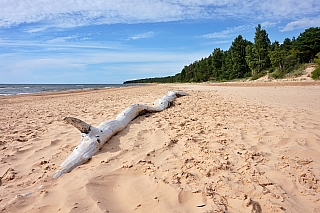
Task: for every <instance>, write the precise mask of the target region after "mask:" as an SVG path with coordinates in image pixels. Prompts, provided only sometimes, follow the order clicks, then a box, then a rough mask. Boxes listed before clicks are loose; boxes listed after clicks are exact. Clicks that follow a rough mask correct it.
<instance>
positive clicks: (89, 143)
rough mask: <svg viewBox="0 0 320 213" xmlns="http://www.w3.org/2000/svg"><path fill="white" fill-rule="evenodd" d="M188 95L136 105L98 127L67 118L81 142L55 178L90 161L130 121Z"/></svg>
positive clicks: (177, 94)
mask: <svg viewBox="0 0 320 213" xmlns="http://www.w3.org/2000/svg"><path fill="white" fill-rule="evenodd" d="M185 95H188V94H187V93H185V92H179V91H169V92H168V94H167V95H165V96H163V97H162V98H160V99H158V100H156V101H155V102H154V106H147V105H144V104H134V105H131V106H129V107H128V108H126V109H125V110H124V111H122V112H121V113H120V114H119V115H118V116H117V117H116V119H115V120H108V121H105V122H103V123H101V124H99V126H97V127H93V126H91V125H90V124H87V123H85V122H84V121H81V120H79V119H77V118H72V117H66V118H64V121H65V122H66V123H69V124H71V125H73V126H74V127H76V128H77V129H78V130H80V132H81V137H82V139H81V142H80V144H79V145H78V146H77V147H76V148H75V149H74V150H73V152H72V153H71V154H70V155H69V157H68V158H67V159H66V160H65V161H64V162H63V163H62V164H61V165H60V170H58V171H57V172H56V174H55V175H54V176H53V177H54V178H58V177H60V176H61V175H62V174H64V173H67V172H70V171H71V170H72V169H74V168H75V167H77V166H79V165H81V164H83V163H85V162H86V161H88V160H89V159H90V158H91V157H92V156H93V155H94V154H95V153H96V152H98V151H99V149H100V148H101V147H102V146H103V144H104V143H105V142H107V141H108V140H109V139H110V138H111V137H112V136H113V135H115V134H116V133H117V132H119V131H121V130H123V129H124V128H125V127H126V126H127V125H128V124H129V122H130V121H132V120H133V119H134V118H136V117H137V116H139V115H141V114H144V113H147V112H159V111H162V110H164V109H166V108H167V107H169V106H171V105H172V104H173V101H174V100H175V99H176V98H177V97H180V96H185Z"/></svg>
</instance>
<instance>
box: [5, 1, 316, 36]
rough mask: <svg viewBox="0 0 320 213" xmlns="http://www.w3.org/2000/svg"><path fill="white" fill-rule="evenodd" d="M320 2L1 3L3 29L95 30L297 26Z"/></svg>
mask: <svg viewBox="0 0 320 213" xmlns="http://www.w3.org/2000/svg"><path fill="white" fill-rule="evenodd" d="M319 11H320V2H319V1H318V0H306V1H301V0H286V1H279V0H265V1H263V2H261V1H260V0H251V1H245V0H242V1H236V0H220V1H217V0H198V1H193V0H172V1H168V0H153V1H146V0H135V1H132V0H117V1H114V0H90V1H88V0H77V1H64V0H55V1H52V0H32V1H30V0H19V1H12V0H1V1H0V27H11V26H15V25H19V24H23V23H37V24H39V25H41V27H39V28H34V29H30V30H29V32H31V33H32V32H38V31H42V30H44V29H46V28H48V27H59V28H68V27H77V26H87V25H92V24H114V23H150V22H167V21H178V20H188V19H226V18H230V17H232V18H241V19H250V20H253V19H255V20H257V19H259V20H261V21H262V20H268V21H270V22H274V21H278V20H294V19H301V18H303V17H309V16H312V15H313V16H314V15H315V14H319Z"/></svg>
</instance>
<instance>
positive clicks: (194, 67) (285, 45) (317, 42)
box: [124, 24, 320, 84]
mask: <svg viewBox="0 0 320 213" xmlns="http://www.w3.org/2000/svg"><path fill="white" fill-rule="evenodd" d="M319 52H320V28H319V27H315V28H314V27H312V28H309V29H306V30H305V31H304V32H303V33H300V35H299V36H298V37H297V38H295V37H293V38H292V39H290V38H286V39H284V41H283V42H282V43H280V42H278V41H274V42H271V41H270V39H269V36H268V34H267V32H266V30H264V29H262V28H261V25H260V24H259V25H258V26H257V27H256V31H255V37H254V41H253V42H251V41H248V40H246V39H244V38H243V37H242V36H241V35H239V36H238V37H236V38H235V39H234V41H233V42H232V44H231V46H230V48H229V49H228V50H222V49H220V48H215V49H214V50H213V52H212V53H211V54H210V55H209V56H208V57H206V58H202V59H201V60H198V61H195V62H193V63H191V64H190V65H188V66H185V67H184V68H183V69H182V71H181V72H180V73H178V74H176V75H174V76H167V77H159V78H146V79H139V80H132V81H126V82H124V83H125V84H126V83H175V82H179V83H185V82H207V81H215V82H217V81H230V80H233V79H238V78H249V77H251V78H252V79H256V78H258V77H261V76H263V75H264V74H265V73H266V71H268V72H269V73H271V75H272V76H273V77H274V78H281V77H283V76H284V75H285V74H287V73H289V72H291V71H293V70H295V69H296V68H297V67H299V66H300V65H301V64H303V63H310V62H314V59H315V57H316V54H317V53H319Z"/></svg>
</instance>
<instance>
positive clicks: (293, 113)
mask: <svg viewBox="0 0 320 213" xmlns="http://www.w3.org/2000/svg"><path fill="white" fill-rule="evenodd" d="M169 90H180V91H185V92H187V93H189V96H184V97H180V98H178V99H176V101H175V104H174V106H172V107H170V108H168V109H166V110H164V111H162V112H158V113H152V114H146V115H143V116H140V117H138V118H136V119H135V120H133V121H132V122H131V123H130V124H129V125H128V126H127V127H126V128H125V129H124V130H123V131H121V132H120V133H118V134H117V135H115V136H114V137H112V138H111V139H110V140H109V141H108V142H107V143H106V144H105V145H104V146H103V148H102V149H101V150H100V151H99V152H98V153H97V154H96V155H94V156H93V157H92V159H91V160H90V161H89V162H87V163H86V164H84V165H81V166H79V167H77V168H75V169H74V170H72V171H71V172H70V173H67V174H64V175H62V176H61V177H59V178H57V179H54V178H53V175H54V174H55V171H56V170H57V169H58V167H59V165H60V164H61V163H62V162H63V161H64V160H65V159H66V158H67V156H68V155H69V154H70V153H71V152H72V150H73V149H74V148H75V147H76V145H78V144H79V142H80V139H81V135H80V132H79V131H78V130H77V129H75V128H74V127H73V126H71V125H68V124H65V123H64V122H63V121H62V119H63V117H65V116H72V117H76V118H79V119H81V120H84V121H86V122H87V123H90V124H91V125H93V126H97V125H98V124H100V123H101V122H103V121H106V120H112V119H115V117H116V116H117V114H118V113H120V112H121V111H122V110H124V109H125V108H126V107H128V106H130V105H131V104H135V103H143V104H148V105H152V103H153V102H154V101H155V100H157V99H159V98H161V97H162V96H163V95H165V94H167V92H168V91H169ZM319 106H320V85H319V84H318V83H316V84H314V83H305V84H299V82H297V83H296V84H291V83H290V84H282V83H274V82H273V83H272V84H268V83H264V84H262V83H261V84H258V83H257V84H250V85H245V84H241V83H239V84H233V85H231V86H230V85H229V86H226V85H223V86H221V85H219V86H216V85H200V84H177V85H170V84H169V85H148V86H143V87H131V88H118V89H103V90H92V91H81V92H67V93H51V94H41V95H39V94H38V95H20V96H10V97H9V96H8V97H0V110H1V116H0V211H1V212H39V213H40V212H52V213H53V212H54V213H56V212H97V213H98V212H110V213H116V212H121V213H125V212H141V213H142V212H159V213H163V212H190V213H195V212H201V213H205V212H206V213H211V212H231V213H232V212H243V213H246V212H248V213H261V212H320V110H319Z"/></svg>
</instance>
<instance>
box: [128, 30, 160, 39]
mask: <svg viewBox="0 0 320 213" xmlns="http://www.w3.org/2000/svg"><path fill="white" fill-rule="evenodd" d="M154 36H155V32H153V31H150V32H146V33H140V34H137V35H133V36H130V37H129V39H132V40H137V39H143V38H152V37H154Z"/></svg>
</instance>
